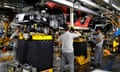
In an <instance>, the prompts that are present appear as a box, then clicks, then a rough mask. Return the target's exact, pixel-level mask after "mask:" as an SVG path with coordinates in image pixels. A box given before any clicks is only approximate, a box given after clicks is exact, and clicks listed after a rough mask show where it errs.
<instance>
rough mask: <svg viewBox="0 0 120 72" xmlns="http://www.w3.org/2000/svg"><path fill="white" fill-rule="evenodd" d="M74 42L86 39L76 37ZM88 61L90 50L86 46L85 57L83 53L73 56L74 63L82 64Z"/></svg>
mask: <svg viewBox="0 0 120 72" xmlns="http://www.w3.org/2000/svg"><path fill="white" fill-rule="evenodd" d="M74 42H78V43H80V42H86V39H83V38H78V39H76V40H74ZM79 48H81V47H79ZM89 61H90V51H89V49H88V48H87V58H86V57H85V56H83V55H80V56H75V63H76V64H79V65H83V64H86V63H89Z"/></svg>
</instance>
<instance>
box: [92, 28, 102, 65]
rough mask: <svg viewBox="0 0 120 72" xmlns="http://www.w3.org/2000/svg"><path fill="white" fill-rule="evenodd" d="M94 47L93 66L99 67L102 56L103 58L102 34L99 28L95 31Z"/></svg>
mask: <svg viewBox="0 0 120 72" xmlns="http://www.w3.org/2000/svg"><path fill="white" fill-rule="evenodd" d="M95 40H96V47H95V55H94V56H95V66H96V67H99V66H101V64H102V56H103V49H102V47H103V34H102V32H101V29H100V28H97V29H96V36H95Z"/></svg>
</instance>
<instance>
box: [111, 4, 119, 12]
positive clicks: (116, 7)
mask: <svg viewBox="0 0 120 72" xmlns="http://www.w3.org/2000/svg"><path fill="white" fill-rule="evenodd" d="M112 6H113V7H114V8H115V9H117V10H119V11H120V7H118V6H116V5H115V4H112Z"/></svg>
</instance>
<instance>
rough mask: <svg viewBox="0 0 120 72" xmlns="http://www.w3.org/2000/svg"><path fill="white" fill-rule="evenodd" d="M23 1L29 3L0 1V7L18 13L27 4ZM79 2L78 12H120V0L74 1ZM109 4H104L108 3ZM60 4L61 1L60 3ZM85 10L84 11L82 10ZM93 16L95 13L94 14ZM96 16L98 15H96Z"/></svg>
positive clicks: (13, 0)
mask: <svg viewBox="0 0 120 72" xmlns="http://www.w3.org/2000/svg"><path fill="white" fill-rule="evenodd" d="M25 1H29V2H30V1H31V0H0V7H3V6H6V5H7V6H6V7H8V6H9V7H11V8H12V7H13V8H14V7H15V8H16V9H17V10H18V11H20V10H21V9H22V8H24V7H26V6H28V3H25ZM35 1H41V0H35ZM42 1H56V2H57V1H58V2H59V1H61V0H42ZM63 1H71V0H63ZM76 1H79V2H80V4H82V5H81V8H79V9H78V10H82V11H85V12H86V9H87V10H89V11H90V13H91V12H92V13H94V11H95V12H97V11H98V12H110V11H118V12H120V0H76ZM108 1H109V3H106V2H108ZM61 2H62V1H61ZM84 9H85V10H84ZM94 14H95V13H94ZM96 15H98V14H97V13H96Z"/></svg>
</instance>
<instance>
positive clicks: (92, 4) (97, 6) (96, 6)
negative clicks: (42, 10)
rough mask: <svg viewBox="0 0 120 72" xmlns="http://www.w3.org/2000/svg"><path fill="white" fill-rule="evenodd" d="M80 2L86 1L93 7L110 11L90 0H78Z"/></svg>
mask: <svg viewBox="0 0 120 72" xmlns="http://www.w3.org/2000/svg"><path fill="white" fill-rule="evenodd" d="M79 1H80V2H83V3H87V4H89V5H91V6H93V7H95V8H98V9H101V10H104V11H107V12H110V10H108V9H106V8H104V7H101V6H99V5H98V4H96V3H94V2H92V1H91V0H79Z"/></svg>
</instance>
